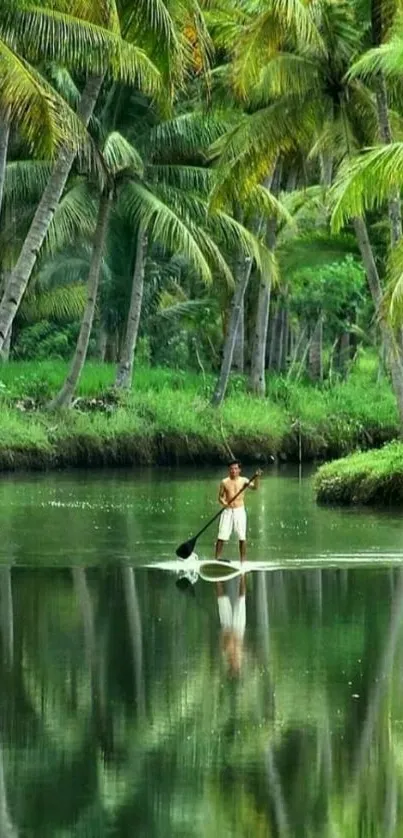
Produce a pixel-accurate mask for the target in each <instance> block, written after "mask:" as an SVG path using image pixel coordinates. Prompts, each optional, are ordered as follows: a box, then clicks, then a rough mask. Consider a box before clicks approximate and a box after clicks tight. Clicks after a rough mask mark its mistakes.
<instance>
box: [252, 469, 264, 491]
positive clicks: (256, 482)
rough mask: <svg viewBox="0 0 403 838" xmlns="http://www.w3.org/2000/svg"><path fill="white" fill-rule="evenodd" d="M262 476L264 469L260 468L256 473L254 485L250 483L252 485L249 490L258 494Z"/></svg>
mask: <svg viewBox="0 0 403 838" xmlns="http://www.w3.org/2000/svg"><path fill="white" fill-rule="evenodd" d="M261 475H262V469H261V468H258V469H257V471H256V477H254V479H253V480H252V483H250V485H249V489H252V491H253V492H257V490H258V488H259V486H260V478H261Z"/></svg>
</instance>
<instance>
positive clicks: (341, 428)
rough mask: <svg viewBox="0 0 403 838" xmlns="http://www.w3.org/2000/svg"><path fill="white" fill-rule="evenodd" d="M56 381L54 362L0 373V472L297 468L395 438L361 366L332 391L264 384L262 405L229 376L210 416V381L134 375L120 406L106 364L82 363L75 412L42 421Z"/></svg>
mask: <svg viewBox="0 0 403 838" xmlns="http://www.w3.org/2000/svg"><path fill="white" fill-rule="evenodd" d="M65 373H66V365H65V364H64V363H63V362H54V361H52V362H50V361H49V362H41V363H34V362H32V363H15V362H11V363H10V364H8V365H4V366H2V367H1V368H0V382H1V384H0V389H1V394H0V398H1V411H0V468H2V469H7V468H26V467H28V468H47V467H62V466H67V465H73V466H78V465H81V466H98V465H124V464H126V465H130V464H137V463H138V464H148V463H150V464H151V463H176V462H177V463H192V462H210V463H211V462H217V461H221V460H226V459H228V457H229V456H231V455H232V453H233V454H235V455H236V456H241V457H242V458H243V459H244V461H245V462H247V461H250V462H253V461H262V462H264V461H267V460H269V459H270V457H271V456H275V457H280V458H281V459H284V460H285V459H290V460H298V459H299V457H300V456H301V459H302V460H305V461H306V460H311V459H313V458H316V457H322V458H330V457H334V456H341V455H343V454H345V453H348V452H349V451H352V450H354V449H356V448H357V447H360V448H369V447H373V446H379V445H382V443H384V442H385V441H389V440H391V439H393V438H394V437H395V436H396V434H397V430H398V425H397V413H396V408H395V404H394V399H393V396H392V393H391V391H390V388H389V385H388V382H387V381H386V380H385V379H381V380H380V381H379V380H378V379H377V374H376V370H375V367H374V365H373V364H372V363H368V361H365V360H364V361H363V362H362V363H361V364H360V366H358V367H357V368H356V370H355V371H354V372H353V373H352V374H351V375H350V377H349V379H348V381H346V382H339V383H337V384H335V385H334V386H333V387H329V386H328V385H326V386H325V385H324V386H322V387H314V386H313V385H310V384H295V383H291V382H287V381H286V380H284V379H281V378H271V379H270V382H269V385H268V396H267V398H266V399H264V400H260V399H256V398H254V397H252V396H250V395H248V393H247V392H246V388H245V382H244V380H243V379H242V378H241V377H236V378H234V379H233V381H232V382H231V386H230V391H229V395H228V398H227V400H226V401H225V404H224V405H223V407H222V408H221V409H220V410H218V411H217V410H214V409H213V408H212V407H210V404H209V398H210V396H211V393H212V389H213V385H214V378H213V377H212V376H209V375H206V376H202V375H192V374H189V373H184V372H180V371H174V370H169V369H148V368H147V369H139V370H137V371H136V373H135V377H134V382H133V389H132V391H131V392H130V393H129V394H128V395H127V396H126V397H125V398H124V399H123V400H120V401H119V400H117V399H116V397H115V395H114V394H113V390H112V384H113V376H114V368H113V366H109V365H105V364H102V365H101V364H99V365H98V364H87V366H86V368H85V371H84V374H83V377H82V381H81V384H80V389H79V393H78V401H77V404H76V406H75V408H74V409H73V410H70V411H68V412H67V413H64V414H52V413H48V412H47V411H46V403H47V401H48V399H49V398H50V397H51V396H52V395H53V394H54V393H55V392H56V391H57V389H58V388H59V387H60V384H61V382H62V381H63V378H64V376H65Z"/></svg>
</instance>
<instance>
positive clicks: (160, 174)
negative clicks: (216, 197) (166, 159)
mask: <svg viewBox="0 0 403 838" xmlns="http://www.w3.org/2000/svg"><path fill="white" fill-rule="evenodd" d="M146 177H147V180H148V181H149V182H150V183H158V184H163V185H164V184H165V185H166V186H173V187H174V188H177V189H181V190H183V191H184V192H197V193H198V194H200V195H202V196H204V197H206V198H207V196H208V194H209V192H210V190H211V189H212V187H213V184H214V180H215V172H214V170H213V169H205V168H202V167H201V166H186V165H178V164H175V163H153V164H151V165H150V166H147V170H146Z"/></svg>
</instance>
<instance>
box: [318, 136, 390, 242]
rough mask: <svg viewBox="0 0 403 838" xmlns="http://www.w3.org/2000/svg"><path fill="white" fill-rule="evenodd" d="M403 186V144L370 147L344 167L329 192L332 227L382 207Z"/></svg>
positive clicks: (336, 227) (338, 226)
mask: <svg viewBox="0 0 403 838" xmlns="http://www.w3.org/2000/svg"><path fill="white" fill-rule="evenodd" d="M402 185H403V143H393V144H391V145H387V146H381V147H379V148H374V149H370V150H369V151H367V152H365V153H364V154H362V155H360V156H359V157H356V158H354V159H353V160H352V161H348V162H346V163H345V164H344V165H342V166H341V168H340V170H339V173H338V176H337V178H336V181H335V184H334V186H333V188H332V190H331V193H330V204H331V208H332V229H333V230H336V231H337V230H340V228H341V227H342V226H343V224H344V223H345V222H346V221H347V220H348V219H349V218H352V217H354V216H361V215H363V214H364V212H365V210H368V209H372V208H373V207H375V206H379V205H380V204H382V203H383V202H384V201H386V200H387V198H388V197H389V195H390V194H391V192H392V191H393V189H394V188H396V187H399V188H401V186H402Z"/></svg>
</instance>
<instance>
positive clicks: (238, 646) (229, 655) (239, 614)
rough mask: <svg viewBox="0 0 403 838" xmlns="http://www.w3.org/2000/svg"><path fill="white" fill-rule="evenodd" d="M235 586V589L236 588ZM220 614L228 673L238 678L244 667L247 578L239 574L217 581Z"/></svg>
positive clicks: (222, 645)
mask: <svg viewBox="0 0 403 838" xmlns="http://www.w3.org/2000/svg"><path fill="white" fill-rule="evenodd" d="M234 588H235V590H234ZM216 591H217V603H218V614H219V617H220V623H221V649H222V652H223V655H224V660H225V663H226V666H227V667H228V673H229V675H230V676H231V677H232V678H236V677H237V676H238V675H239V674H240V672H241V668H242V660H243V651H244V649H243V641H244V635H245V627H246V579H245V575H244V574H242V576H239V577H238V578H237V579H233V580H231V581H230V582H225V583H224V582H217V583H216Z"/></svg>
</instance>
